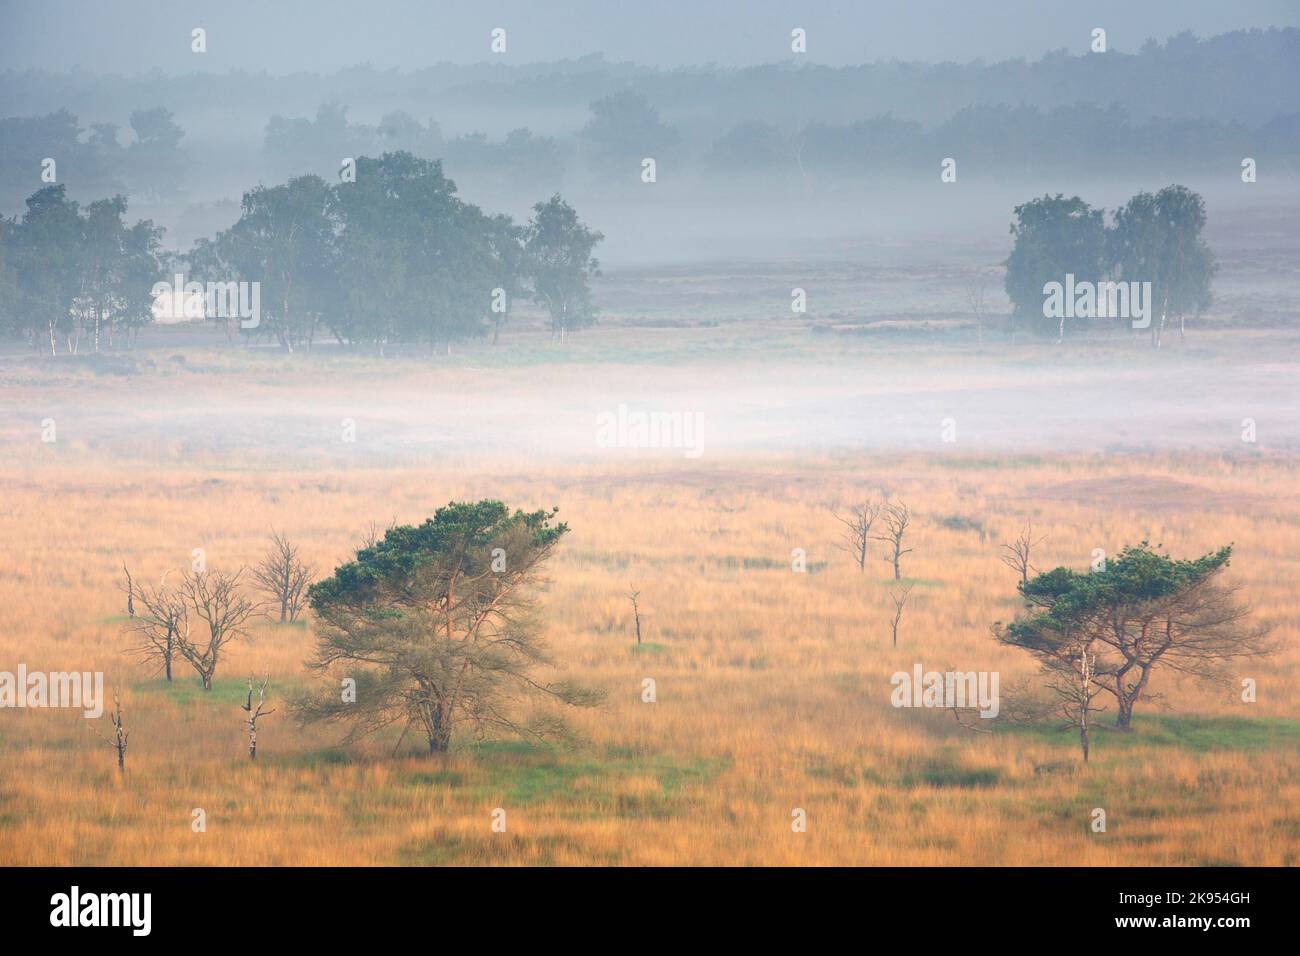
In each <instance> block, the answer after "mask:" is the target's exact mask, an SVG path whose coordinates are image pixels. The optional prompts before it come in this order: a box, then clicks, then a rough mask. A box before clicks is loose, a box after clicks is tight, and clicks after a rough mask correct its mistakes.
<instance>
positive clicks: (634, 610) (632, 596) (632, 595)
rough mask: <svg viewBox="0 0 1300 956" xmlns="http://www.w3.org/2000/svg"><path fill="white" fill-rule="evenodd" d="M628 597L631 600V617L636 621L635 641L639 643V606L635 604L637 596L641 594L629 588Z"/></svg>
mask: <svg viewBox="0 0 1300 956" xmlns="http://www.w3.org/2000/svg"><path fill="white" fill-rule="evenodd" d="M627 596H628V598H630V599H631V601H632V617H633V619H634V620H635V621H636V642H637V644H640V643H641V608H640V607H639V606H638V605H637V600H636V599H637V598H638V597H640V596H641V592H640V591H636V590H630V591H629V592H628V595H627Z"/></svg>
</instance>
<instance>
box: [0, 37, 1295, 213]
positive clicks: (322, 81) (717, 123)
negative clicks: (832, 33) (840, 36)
mask: <svg viewBox="0 0 1300 956" xmlns="http://www.w3.org/2000/svg"><path fill="white" fill-rule="evenodd" d="M972 54H973V55H978V51H972ZM0 76H2V77H3V81H0V116H3V115H8V116H10V117H11V118H9V119H3V120H0V183H5V184H13V185H9V186H8V187H7V188H8V189H9V190H10V192H9V193H8V194H5V195H0V202H3V203H4V204H5V206H6V207H7V208H9V209H11V210H12V209H16V208H18V206H19V204H20V203H21V201H22V199H23V198H24V197H25V196H26V195H27V192H28V191H29V190H30V188H31V185H32V184H33V181H34V177H35V175H36V171H37V170H38V168H39V164H40V163H41V161H42V159H44V158H46V157H53V158H55V159H56V160H59V161H61V162H63V163H65V164H66V165H67V168H68V169H69V170H70V171H75V172H76V174H77V175H76V182H77V189H78V190H80V191H84V194H86V195H103V194H105V193H107V192H110V191H123V192H127V193H129V194H130V195H131V196H132V197H133V198H136V197H140V196H141V195H142V193H143V192H144V191H149V193H150V194H151V195H153V196H155V197H157V198H166V197H167V196H169V195H176V194H184V193H188V194H189V195H190V196H192V197H193V196H206V194H207V192H208V190H207V188H206V187H207V184H206V183H200V182H187V181H186V180H185V176H184V173H185V168H186V163H185V160H186V151H187V150H190V151H195V152H194V154H193V156H192V157H191V158H198V157H199V156H200V155H201V154H202V152H203V151H204V149H205V146H206V145H207V144H212V145H220V146H222V147H223V148H226V149H229V145H230V142H231V141H232V140H237V141H239V142H241V143H242V142H247V144H248V147H247V149H246V150H242V147H241V150H242V152H237V153H235V154H234V155H233V156H231V155H230V154H229V153H223V154H222V155H223V161H224V162H233V163H234V165H235V172H236V173H237V174H238V175H239V176H240V177H241V178H242V179H243V181H245V182H246V181H249V180H250V179H257V178H267V179H279V178H285V177H287V176H289V175H291V174H293V173H297V172H303V171H309V172H313V173H316V174H318V175H321V176H325V177H329V178H332V177H333V176H334V175H335V173H336V171H337V168H338V164H339V162H340V161H341V160H342V159H343V158H344V157H350V156H352V157H354V156H358V155H376V154H379V153H382V152H385V151H397V150H404V151H408V152H411V153H412V154H414V155H417V156H421V157H424V158H426V159H441V160H443V162H444V165H445V168H446V170H447V172H448V174H449V175H452V176H454V177H456V178H458V179H461V180H463V181H465V182H467V183H471V184H474V185H475V186H476V187H477V186H479V185H480V184H487V185H491V183H492V181H493V180H494V179H495V180H497V181H500V182H505V183H509V184H512V185H515V186H520V187H521V188H526V189H527V190H528V191H529V192H530V193H531V194H533V195H536V194H538V193H549V192H552V191H555V190H557V189H560V188H562V187H565V186H569V185H572V184H573V183H574V182H575V181H577V178H578V177H583V178H584V179H585V178H587V177H592V176H594V177H596V178H597V180H600V179H608V178H611V177H613V178H617V179H619V180H622V181H624V182H626V181H627V179H626V177H627V176H628V175H629V174H628V169H629V164H639V163H640V161H641V159H642V158H644V157H647V156H650V157H654V158H655V159H656V161H657V162H658V163H659V164H660V166H661V168H662V167H663V165H664V164H665V163H671V164H672V168H674V169H675V171H676V173H677V174H678V175H682V174H685V175H690V176H701V177H704V178H706V179H712V180H714V181H718V182H722V181H725V180H726V179H727V178H728V177H731V176H734V175H735V174H736V173H737V172H753V173H756V174H760V175H766V176H772V177H776V176H779V175H786V176H789V177H791V178H794V179H801V180H802V181H803V182H804V184H808V183H810V182H812V183H815V182H816V181H817V180H818V179H819V178H827V179H831V180H838V179H840V178H841V177H845V176H853V175H867V174H880V173H896V174H898V175H900V176H904V177H906V176H909V175H915V176H925V177H927V178H928V177H929V176H930V175H931V173H932V171H933V168H934V164H935V163H936V162H937V161H938V160H939V159H941V158H944V157H953V158H955V159H957V161H958V164H959V166H960V168H961V170H962V174H963V176H965V177H985V176H987V177H1006V178H1016V177H1021V176H1024V175H1027V174H1034V173H1037V172H1048V173H1051V172H1058V171H1061V170H1066V171H1071V172H1078V173H1090V174H1097V175H1105V174H1108V173H1112V172H1117V171H1118V172H1122V171H1126V170H1131V169H1132V167H1133V166H1134V165H1135V164H1140V165H1142V166H1144V167H1146V168H1151V167H1155V168H1157V169H1159V170H1160V171H1162V172H1164V173H1166V174H1169V175H1175V174H1183V173H1189V172H1194V171H1204V170H1210V169H1222V168H1224V167H1225V166H1235V165H1236V164H1238V163H1240V162H1241V160H1242V159H1243V158H1246V157H1251V158H1253V159H1255V160H1256V161H1257V162H1258V163H1259V165H1260V168H1261V169H1264V170H1267V169H1277V168H1284V167H1286V168H1292V169H1294V168H1296V167H1298V166H1300V103H1297V100H1296V98H1295V91H1296V90H1297V89H1300V29H1295V28H1288V29H1283V30H1278V29H1272V30H1266V31H1261V30H1251V31H1239V32H1235V33H1229V34H1225V35H1222V36H1218V37H1214V38H1212V39H1207V40H1198V39H1197V38H1196V37H1194V36H1192V35H1191V34H1180V35H1179V36H1176V37H1173V38H1171V39H1169V40H1168V41H1166V42H1165V43H1163V44H1162V43H1157V42H1155V41H1148V42H1147V43H1146V44H1145V45H1144V46H1143V47H1142V49H1141V51H1140V52H1139V53H1136V54H1125V53H1120V52H1117V51H1114V50H1112V51H1110V52H1107V53H1092V54H1086V55H1083V56H1070V55H1068V54H1066V53H1065V52H1064V51H1056V52H1053V53H1049V54H1047V55H1045V56H1044V57H1042V58H1041V59H1040V60H1038V61H1036V62H1032V63H1030V62H1026V61H1023V60H1012V61H1006V62H1001V63H993V64H988V63H983V62H981V61H978V60H977V61H975V62H972V63H969V64H965V65H958V64H954V63H942V64H933V65H923V64H908V63H897V62H891V63H877V64H872V65H867V66H860V67H846V68H830V67H820V66H815V65H807V64H804V63H801V62H800V61H799V58H798V57H792V62H787V63H779V64H773V65H770V66H763V67H753V68H748V69H731V70H726V69H719V68H713V67H710V68H697V69H681V70H672V71H663V70H655V69H650V68H645V67H639V66H634V65H629V64H611V63H607V62H605V61H604V60H603V59H602V58H600V57H599V56H595V57H588V58H584V59H582V60H576V61H564V62H560V63H553V64H538V65H529V66H511V65H508V63H507V62H494V63H492V64H491V65H486V64H485V65H482V66H451V65H441V66H436V67H430V68H429V69H427V70H420V71H416V72H413V73H404V72H401V71H377V70H373V69H371V68H368V67H358V68H354V69H349V70H345V71H340V72H338V73H335V74H331V75H329V76H314V75H304V74H297V75H292V76H286V77H272V76H268V75H265V74H248V73H236V74H225V75H211V74H194V75H190V76H185V77H162V76H160V75H144V76H138V77H130V78H125V77H116V76H109V77H89V76H83V75H81V74H71V75H61V74H60V75H56V74H48V73H43V72H36V71H27V72H23V73H16V72H13V71H10V72H7V73H4V74H0ZM124 103H125V104H131V106H130V107H128V109H134V110H136V112H135V113H133V114H131V115H130V125H131V126H132V127H133V128H134V136H133V140H132V142H131V143H130V145H128V146H123V145H122V144H121V142H120V139H121V137H120V136H119V130H118V129H117V128H116V127H114V126H113V124H112V123H110V122H107V120H106V119H105V118H106V117H118V118H119V119H120V120H125V118H126V113H125V111H124V109H123V106H122V105H121V104H124ZM261 104H274V106H273V107H261ZM430 104H436V105H434V106H431V105H430ZM168 111H170V112H168ZM350 112H351V113H352V115H353V116H359V117H365V118H366V119H365V120H363V121H357V120H353V121H349V113H350ZM74 113H75V114H77V115H80V116H82V117H86V121H85V123H84V127H83V124H82V122H81V121H79V120H78V119H77V115H74ZM430 113H435V114H437V115H433V116H430V115H429V114H430ZM151 118H152V119H151ZM160 120H161V121H162V122H159V121H160ZM141 125H142V126H143V128H137V127H139V126H141ZM153 125H161V126H162V127H163V129H162V130H161V131H157V130H153V129H152V126H153ZM485 126H487V127H489V128H488V129H484V127H485ZM182 127H183V128H184V135H185V143H184V145H183V146H181V145H178V144H179V143H180V137H179V136H178V135H175V134H176V133H177V132H178V131H179V130H180V129H181V128H182ZM444 130H457V131H458V132H457V133H455V134H450V133H445V132H444ZM476 130H477V131H476ZM259 145H260V148H259ZM240 156H243V157H245V158H244V159H243V160H241V159H240V158H239V157H240ZM633 170H634V172H633V175H634V174H635V166H634V167H633ZM196 175H197V174H196ZM60 181H63V180H60ZM633 181H635V180H633Z"/></svg>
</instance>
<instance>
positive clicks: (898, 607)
mask: <svg viewBox="0 0 1300 956" xmlns="http://www.w3.org/2000/svg"><path fill="white" fill-rule="evenodd" d="M911 593H912V585H910V584H908V585H905V586H903V587H902V588H900V589H899V590H897V591H890V592H889V597H890V599H891V600H892V601H893V602H894V620H893V622H892V627H893V631H894V647H897V646H898V623H899V622H900V621H901V620H902V619H903V605H905V604H906V603H907V596H908V595H909V594H911Z"/></svg>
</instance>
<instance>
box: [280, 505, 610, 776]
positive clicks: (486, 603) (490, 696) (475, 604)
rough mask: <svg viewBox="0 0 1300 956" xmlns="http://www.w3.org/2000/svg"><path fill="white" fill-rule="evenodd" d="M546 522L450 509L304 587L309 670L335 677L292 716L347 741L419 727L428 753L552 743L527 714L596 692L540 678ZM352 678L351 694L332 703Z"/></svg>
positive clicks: (544, 718)
mask: <svg viewBox="0 0 1300 956" xmlns="http://www.w3.org/2000/svg"><path fill="white" fill-rule="evenodd" d="M555 514H556V512H555V511H554V510H551V511H533V512H524V511H518V510H517V511H514V512H511V511H510V510H509V509H508V508H507V507H506V506H505V505H504V504H503V503H502V502H500V501H493V500H486V499H485V500H483V501H479V502H474V503H468V502H460V503H458V502H452V503H450V504H448V505H447V506H446V507H443V508H439V509H438V510H437V512H436V513H435V514H434V516H433V517H432V518H430V519H428V520H427V521H425V522H424V523H423V524H420V525H403V526H400V527H394V528H390V529H389V530H388V531H387V533H386V534H385V535H384V537H383V538H382V539H381V540H379V541H377V542H375V543H374V544H372V545H370V546H368V547H365V548H362V549H361V550H360V551H358V552H357V554H356V557H355V559H354V560H352V561H349V562H347V563H345V564H343V565H341V566H340V567H338V568H337V569H336V570H335V572H334V574H333V575H332V576H330V577H329V578H327V579H325V580H323V581H319V582H317V583H316V584H313V585H312V586H311V588H310V590H309V602H310V605H311V608H312V611H313V613H314V614H315V617H316V621H317V626H318V634H319V643H318V646H317V650H316V656H315V658H314V659H313V661H312V662H311V663H310V665H309V666H311V667H313V668H314V669H315V670H317V671H319V672H322V673H326V674H329V675H330V677H331V678H333V680H332V681H331V682H327V684H326V685H325V686H324V687H322V689H321V692H320V693H319V694H317V695H315V696H314V697H304V698H301V699H300V700H299V701H298V703H297V708H298V712H299V714H300V716H301V717H302V719H303V720H306V721H311V720H325V721H342V722H346V723H348V724H350V730H349V733H348V739H356V738H357V737H359V736H362V735H365V734H369V733H373V732H375V731H377V730H380V729H382V728H384V727H388V726H390V725H394V724H400V725H402V727H403V733H405V732H406V730H407V729H409V728H411V727H417V728H419V729H420V730H421V731H422V732H423V733H424V735H425V737H426V739H427V742H428V747H429V752H430V753H444V752H446V750H447V749H448V748H449V747H450V746H451V742H452V738H453V733H454V732H455V730H456V729H457V728H458V727H460V726H462V725H468V726H469V727H470V728H471V729H473V730H475V731H477V732H479V733H485V734H490V733H505V734H509V735H513V736H522V737H525V738H529V739H546V738H552V737H555V736H557V735H562V734H563V733H564V731H565V727H564V724H563V722H562V721H561V720H560V719H559V718H558V716H557V715H556V714H555V713H554V712H553V711H552V710H546V709H544V708H538V707H536V706H530V705H536V704H538V703H542V704H545V703H546V702H548V701H549V702H551V703H558V704H566V705H574V706H585V705H591V704H594V703H596V702H597V701H598V700H599V699H600V695H599V694H597V693H595V692H593V691H591V690H589V689H585V688H580V687H577V686H575V685H572V684H570V683H567V682H545V681H543V680H542V679H541V678H540V677H538V676H537V672H538V670H539V669H545V668H548V667H551V666H553V664H554V662H553V661H552V660H551V659H550V657H549V656H548V654H547V651H546V645H545V642H544V640H543V639H542V634H541V631H542V628H541V623H540V619H539V616H538V608H537V604H536V600H535V594H534V592H535V590H536V588H537V587H538V586H539V584H540V583H541V570H542V566H543V565H544V563H545V562H546V561H547V560H548V559H549V558H550V557H551V555H552V554H553V553H554V550H555V547H556V546H557V545H558V543H559V541H560V539H561V538H562V537H563V536H564V535H565V534H566V533H567V531H568V527H567V525H565V524H563V523H555V522H554V517H555ZM349 679H350V680H351V681H353V682H354V683H353V685H352V687H353V688H354V690H355V693H354V694H353V695H349V694H348V693H347V692H346V690H345V692H344V693H342V694H340V692H339V687H340V684H339V681H340V680H342V681H344V682H345V683H346V681H347V680H349Z"/></svg>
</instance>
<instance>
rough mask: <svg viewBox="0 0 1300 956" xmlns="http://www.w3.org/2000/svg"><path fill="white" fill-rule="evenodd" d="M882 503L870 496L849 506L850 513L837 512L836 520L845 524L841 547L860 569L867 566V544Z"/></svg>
mask: <svg viewBox="0 0 1300 956" xmlns="http://www.w3.org/2000/svg"><path fill="white" fill-rule="evenodd" d="M881 507H882V505H881V504H880V503H879V502H877V501H872V500H871V499H870V498H868V499H867V500H866V501H864V502H862V503H861V504H857V505H853V506H852V507H850V508H849V511H848V514H843V515H842V514H836V515H835V520H836V521H838V522H839V523H840V524H842V525H844V538H843V541H842V542H841V544H840V548H841V549H842V550H844V551H847V552H848V553H849V555H850V556H851V557H852V558H853V560H854V561H856V562H857V564H858V570H859V571H864V570H866V567H867V546H868V544H869V543H870V541H871V528H872V526H873V525H874V524H875V523H876V519H877V518H879V517H880V509H881Z"/></svg>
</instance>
